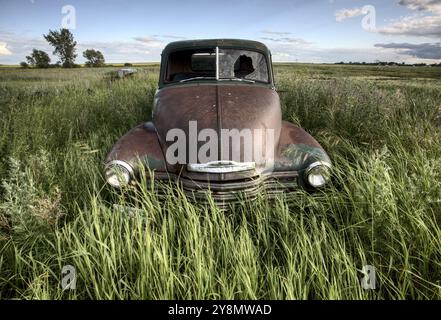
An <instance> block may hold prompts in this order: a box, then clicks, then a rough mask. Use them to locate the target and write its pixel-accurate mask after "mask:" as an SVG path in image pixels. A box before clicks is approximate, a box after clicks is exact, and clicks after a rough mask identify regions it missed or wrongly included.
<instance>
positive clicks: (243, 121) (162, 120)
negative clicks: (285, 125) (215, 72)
mask: <svg viewBox="0 0 441 320" xmlns="http://www.w3.org/2000/svg"><path fill="white" fill-rule="evenodd" d="M155 101H156V105H155V107H154V111H153V122H154V124H155V126H156V128H158V129H157V130H158V136H159V139H160V143H161V146H162V147H163V149H164V150H166V148H168V147H169V146H170V145H171V144H172V142H170V141H169V142H167V141H166V136H167V132H169V130H171V129H173V128H180V129H182V130H183V131H184V132H185V133H186V136H187V137H188V139H187V143H186V150H187V151H191V149H190V143H189V142H190V140H194V139H197V137H191V136H190V132H189V122H190V121H196V122H197V129H198V132H197V133H199V131H200V130H202V129H205V128H211V129H214V130H216V132H217V136H218V137H219V138H221V136H222V134H221V130H222V129H227V130H230V129H237V130H239V131H241V130H242V129H249V130H251V131H252V132H253V133H254V130H255V129H261V130H262V131H264V130H267V129H272V130H274V131H273V133H274V141H275V142H276V145H277V141H278V140H279V135H280V127H281V121H282V117H281V112H280V102H279V96H278V95H277V93H276V92H275V91H274V90H271V89H268V88H265V87H258V86H254V85H248V84H241V85H231V84H219V85H215V86H214V85H196V86H176V87H168V88H164V89H161V90H159V91H158V93H157V95H156V99H155ZM262 141H263V145H262V146H261V147H262V149H263V151H262V154H263V155H264V156H263V157H262V159H265V154H264V151H265V150H266V149H265V148H266V145H265V140H264V139H262ZM192 142H193V141H192ZM218 143H219V145H220V148H221V149H222V150H223V151H224V152H218V155H217V159H216V160H234V159H232V156H233V155H235V156H236V157H238V158H240V161H245V158H246V155H244V150H246V148H245V146H244V143H245V142H244V140H243V139H241V142H240V143H239V144H233V143H232V141H231V140H229V141H226V139H222V140H221V141H218ZM203 144H205V141H198V143H197V149H196V150H195V151H196V152H197V151H198V150H199V148H200V147H201V146H202V145H203ZM219 151H220V150H219ZM271 152H272V153H273V150H271ZM221 153H222V155H223V157H222V158H221ZM190 156H191V153H190V152H187V159H186V160H187V161H186V163H189V162H190V159H189V157H190ZM255 160H256V161H258V159H254V158H253V159H251V161H255ZM257 165H258V166H259V165H260V166H262V165H263V164H262V163H257ZM168 169H169V171H171V172H176V171H181V170H182V171H183V173H184V172H185V168H184V167H183V166H182V165H174V166H173V165H168ZM230 176H231V178H232V179H235V178H236V177H235V176H234V175H230ZM240 177H241V176H240ZM240 177H239V178H240ZM219 178H220V177H219V176H217V175H216V176H213V179H219Z"/></svg>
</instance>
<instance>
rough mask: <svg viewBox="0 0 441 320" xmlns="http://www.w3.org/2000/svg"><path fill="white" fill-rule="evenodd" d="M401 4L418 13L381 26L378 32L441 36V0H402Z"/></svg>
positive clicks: (431, 36)
mask: <svg viewBox="0 0 441 320" xmlns="http://www.w3.org/2000/svg"><path fill="white" fill-rule="evenodd" d="M399 4H400V5H402V6H405V7H407V8H408V9H410V10H413V11H417V13H416V14H413V15H409V16H406V17H402V18H400V19H399V20H398V21H395V22H393V23H391V24H389V25H387V26H384V27H380V28H378V29H377V30H376V31H377V32H379V33H381V34H385V35H402V36H417V37H426V38H437V39H440V38H441V0H401V1H400V2H399Z"/></svg>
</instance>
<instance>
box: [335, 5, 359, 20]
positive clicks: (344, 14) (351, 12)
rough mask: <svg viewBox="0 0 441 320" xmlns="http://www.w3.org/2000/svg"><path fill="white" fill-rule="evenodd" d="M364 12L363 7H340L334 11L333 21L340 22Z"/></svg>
mask: <svg viewBox="0 0 441 320" xmlns="http://www.w3.org/2000/svg"><path fill="white" fill-rule="evenodd" d="M363 14H364V11H363V8H354V9H341V10H338V11H337V12H335V21H337V22H342V21H343V20H346V19H349V18H353V17H358V16H361V15H363Z"/></svg>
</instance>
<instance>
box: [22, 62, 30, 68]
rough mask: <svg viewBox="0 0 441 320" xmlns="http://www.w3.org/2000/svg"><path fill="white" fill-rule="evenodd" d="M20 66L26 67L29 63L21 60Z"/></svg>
mask: <svg viewBox="0 0 441 320" xmlns="http://www.w3.org/2000/svg"><path fill="white" fill-rule="evenodd" d="M20 67H22V68H23V69H27V68H29V65H28V64H27V63H26V62H24V61H22V62H20Z"/></svg>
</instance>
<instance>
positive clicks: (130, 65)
mask: <svg viewBox="0 0 441 320" xmlns="http://www.w3.org/2000/svg"><path fill="white" fill-rule="evenodd" d="M132 66H133V64H131V63H129V62H126V63H124V67H132Z"/></svg>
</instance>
